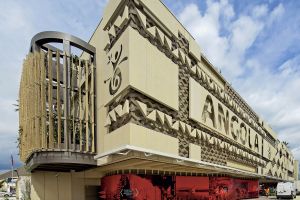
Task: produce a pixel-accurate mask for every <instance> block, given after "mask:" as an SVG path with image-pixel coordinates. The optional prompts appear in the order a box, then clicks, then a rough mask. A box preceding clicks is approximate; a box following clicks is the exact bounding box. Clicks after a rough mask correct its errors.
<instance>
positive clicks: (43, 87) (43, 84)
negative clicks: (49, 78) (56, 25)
mask: <svg viewBox="0 0 300 200" xmlns="http://www.w3.org/2000/svg"><path fill="white" fill-rule="evenodd" d="M40 67H41V113H42V118H41V123H42V124H41V134H42V148H47V130H46V117H47V113H46V66H45V53H44V52H41V59H40Z"/></svg>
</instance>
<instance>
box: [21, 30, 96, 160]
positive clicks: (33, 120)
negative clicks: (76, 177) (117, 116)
mask: <svg viewBox="0 0 300 200" xmlns="http://www.w3.org/2000/svg"><path fill="white" fill-rule="evenodd" d="M53 42H55V43H61V44H62V45H63V50H60V49H58V48H57V47H54V46H51V45H50V44H52V43H53ZM56 46H57V45H56ZM74 47H76V48H78V49H79V50H82V51H83V53H82V54H81V55H80V56H78V55H75V54H72V52H71V50H72V49H73V48H74ZM78 49H77V51H78ZM95 67H96V66H95V48H94V47H92V46H91V45H89V44H87V43H85V42H84V41H82V40H80V39H79V38H76V37H74V36H70V35H68V34H63V33H58V32H43V33H40V34H37V35H36V36H35V37H34V38H33V40H32V43H31V48H30V52H29V54H28V55H27V57H26V59H25V60H24V64H23V71H22V76H21V83H20V92H19V116H20V117H19V120H20V122H19V124H20V127H19V130H20V135H19V139H20V144H19V148H20V158H21V160H22V161H24V162H26V163H29V162H30V159H32V158H33V156H34V154H36V153H41V152H46V153H49V152H56V153H57V152H64V153H65V152H73V153H79V154H80V155H82V154H84V155H87V154H89V155H91V156H93V155H94V154H95V153H96V149H95V147H96V144H95V141H96V138H95V137H96V133H95V130H96V129H95V125H96V124H95V119H96V115H95V108H96V106H95V104H96V96H95V70H96V68H95ZM69 155H70V154H69ZM35 157H36V155H35ZM70 162H72V163H76V161H75V162H74V161H71V160H70ZM93 162H94V160H93V159H92V157H91V160H90V161H89V164H91V163H93ZM47 163H48V164H49V163H50V164H51V162H49V160H48V161H47ZM55 163H60V161H59V160H57V159H55ZM41 164H42V163H41ZM78 164H84V162H83V160H81V161H80V163H78Z"/></svg>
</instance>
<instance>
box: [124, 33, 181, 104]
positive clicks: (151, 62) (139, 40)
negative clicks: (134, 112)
mask: <svg viewBox="0 0 300 200" xmlns="http://www.w3.org/2000/svg"><path fill="white" fill-rule="evenodd" d="M128 31H129V76H130V78H129V80H130V85H131V86H132V87H134V88H136V89H137V90H139V91H141V92H142V93H144V94H145V95H147V96H149V97H151V98H152V99H155V100H156V101H158V102H160V103H162V104H164V105H166V106H167V107H170V108H172V109H174V110H178V109H179V108H178V65H176V64H174V63H173V62H172V61H171V60H170V59H169V58H168V57H167V56H166V55H164V54H163V53H162V52H160V51H159V50H158V49H157V48H156V47H155V46H153V45H152V44H151V43H150V42H149V41H148V40H147V39H145V38H144V37H142V36H141V35H140V34H139V33H138V32H137V31H136V30H134V29H132V28H128Z"/></svg>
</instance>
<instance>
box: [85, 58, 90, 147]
mask: <svg viewBox="0 0 300 200" xmlns="http://www.w3.org/2000/svg"><path fill="white" fill-rule="evenodd" d="M88 67H89V63H88V62H87V61H85V150H86V151H89V68H88Z"/></svg>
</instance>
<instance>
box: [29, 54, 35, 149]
mask: <svg viewBox="0 0 300 200" xmlns="http://www.w3.org/2000/svg"><path fill="white" fill-rule="evenodd" d="M32 66H33V55H32V54H31V57H30V63H29V68H28V71H27V77H28V78H29V75H31V76H32V68H33V67H32ZM31 79H32V77H31ZM28 82H29V90H28V94H29V92H32V91H33V84H32V82H31V81H28ZM29 99H30V101H29V102H33V95H29ZM29 106H30V117H29V120H30V121H29V123H30V129H29V131H30V135H29V138H30V149H29V150H30V152H31V151H32V150H33V147H34V144H33V142H34V140H33V138H34V137H33V136H34V131H33V116H34V111H33V103H31V104H29Z"/></svg>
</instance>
